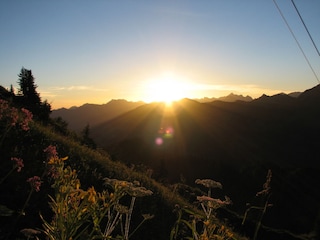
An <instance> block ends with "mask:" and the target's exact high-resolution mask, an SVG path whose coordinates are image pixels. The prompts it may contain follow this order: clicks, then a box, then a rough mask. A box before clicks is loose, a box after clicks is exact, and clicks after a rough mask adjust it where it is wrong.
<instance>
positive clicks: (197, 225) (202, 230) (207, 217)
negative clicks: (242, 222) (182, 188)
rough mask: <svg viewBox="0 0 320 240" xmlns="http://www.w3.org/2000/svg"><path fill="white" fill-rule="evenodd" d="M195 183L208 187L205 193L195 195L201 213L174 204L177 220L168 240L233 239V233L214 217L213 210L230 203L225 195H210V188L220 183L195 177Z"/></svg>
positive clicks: (219, 185) (218, 185)
mask: <svg viewBox="0 0 320 240" xmlns="http://www.w3.org/2000/svg"><path fill="white" fill-rule="evenodd" d="M196 183H197V184H201V185H203V186H204V187H206V188H207V189H208V192H207V195H202V196H197V201H198V202H199V203H200V206H201V209H202V214H201V213H197V212H196V211H194V210H191V209H188V208H181V207H180V206H179V205H176V209H175V210H176V213H177V221H176V223H175V225H174V227H173V228H172V230H171V234H170V240H176V239H190V240H205V239H226V240H227V239H233V234H232V233H231V232H230V231H229V230H228V229H227V228H226V227H225V226H223V225H219V224H218V223H217V219H216V217H215V210H217V209H218V208H220V207H224V206H226V205H229V204H231V200H230V198H228V197H227V196H226V197H225V200H221V199H216V198H212V197H211V194H212V189H213V188H222V185H221V183H220V182H216V181H214V180H211V179H197V180H196ZM203 214H204V215H203ZM187 217H189V218H188V220H186V218H187ZM190 235H191V236H190Z"/></svg>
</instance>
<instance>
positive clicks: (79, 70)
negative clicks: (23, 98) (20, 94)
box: [0, 0, 320, 108]
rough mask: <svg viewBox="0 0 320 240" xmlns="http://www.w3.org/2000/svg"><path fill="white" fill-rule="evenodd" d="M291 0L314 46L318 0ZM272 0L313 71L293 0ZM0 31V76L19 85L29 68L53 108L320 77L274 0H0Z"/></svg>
mask: <svg viewBox="0 0 320 240" xmlns="http://www.w3.org/2000/svg"><path fill="white" fill-rule="evenodd" d="M294 2H295V4H296V6H297V7H298V9H299V11H300V13H301V15H302V17H303V19H304V21H305V23H306V25H307V27H308V29H309V31H310V33H311V35H312V37H313V39H314V42H315V43H316V45H317V46H318V48H320V31H319V26H320V1H318V0H307V1H305V0H295V1H294ZM277 3H278V5H279V7H280V9H281V10H282V11H283V14H284V16H285V17H286V19H287V21H288V23H289V24H290V27H291V28H292V30H293V32H294V33H295V35H296V37H297V39H298V41H299V43H300V44H301V47H302V48H303V50H304V52H305V54H306V56H307V57H308V59H309V61H310V63H311V65H312V67H313V69H314V70H315V72H316V74H317V75H318V77H320V56H319V55H318V54H317V52H316V50H315V49H314V47H313V45H312V42H311V40H310V39H309V37H308V35H307V32H306V31H305V29H304V27H303V25H302V23H301V21H300V19H299V17H298V15H297V13H296V12H295V9H294V7H293V5H292V3H291V1H290V0H278V1H277ZM0 33H1V34H0V36H1V38H0V84H1V85H2V86H4V87H8V88H9V87H10V84H13V85H14V86H15V87H17V80H18V77H17V75H18V74H19V72H20V69H21V67H25V68H27V69H31V70H32V72H33V75H34V77H35V82H36V84H37V85H38V92H40V96H41V97H42V98H43V99H47V100H48V101H49V102H50V103H51V105H52V107H53V108H59V107H71V106H74V105H76V106H80V105H82V104H84V103H97V104H102V103H106V102H108V101H110V100H111V99H119V98H124V99H127V100H130V101H137V100H143V101H153V100H163V99H161V98H164V100H165V98H167V97H168V98H169V97H171V98H172V95H175V96H176V97H191V98H200V97H219V96H224V95H227V94H229V93H231V92H233V93H235V94H243V95H250V96H252V97H259V96H260V95H262V94H263V93H265V94H268V95H272V94H276V93H278V92H286V93H288V92H292V91H304V90H306V89H308V88H311V87H313V86H315V85H317V84H318V83H319V82H318V80H317V79H316V77H315V76H314V74H313V72H312V71H311V69H310V67H309V66H308V64H307V62H306V60H305V59H304V57H303V54H302V53H301V51H300V50H299V48H298V46H297V44H296V42H295V40H294V39H293V37H292V35H291V33H290V32H289V30H288V28H287V27H286V25H285V23H284V21H283V20H282V18H281V16H280V14H279V12H278V10H277V8H276V6H275V5H274V2H273V1H272V0H264V1H256V0H251V1H249V0H244V1H238V0H230V1H229V0H228V1H222V0H210V1H209V0H203V1H190V0H171V1H165V0H163V1H147V0H145V1H142V0H141V1H139V0H138V1H120V0H119V1H116V0H110V1H108V0H96V1H83V0H78V1H66V0H64V1H62V0H61V1H60V0H57V1H39V0H30V1H22V0H15V1H9V0H2V1H1V2H0ZM159 82H160V83H159ZM161 83H163V84H165V85H164V86H161ZM155 96H156V97H155Z"/></svg>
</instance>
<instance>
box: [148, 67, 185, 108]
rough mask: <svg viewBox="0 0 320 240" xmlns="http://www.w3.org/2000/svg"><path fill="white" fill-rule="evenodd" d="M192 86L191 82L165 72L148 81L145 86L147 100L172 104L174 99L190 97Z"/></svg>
mask: <svg viewBox="0 0 320 240" xmlns="http://www.w3.org/2000/svg"><path fill="white" fill-rule="evenodd" d="M190 86H191V85H190V83H188V82H187V81H185V80H183V79H181V78H179V77H177V76H175V75H173V74H168V73H167V74H164V75H163V76H162V77H159V78H155V79H150V80H149V81H148V82H147V84H146V88H145V91H146V95H147V101H149V102H165V103H166V104H171V103H172V102H173V101H177V100H180V99H182V98H185V97H188V95H189V92H190V89H191V88H190Z"/></svg>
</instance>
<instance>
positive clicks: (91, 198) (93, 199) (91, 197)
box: [88, 187, 97, 203]
mask: <svg viewBox="0 0 320 240" xmlns="http://www.w3.org/2000/svg"><path fill="white" fill-rule="evenodd" d="M88 193H89V197H88V201H89V202H91V203H95V202H96V196H97V193H96V190H94V187H91V188H89V189H88Z"/></svg>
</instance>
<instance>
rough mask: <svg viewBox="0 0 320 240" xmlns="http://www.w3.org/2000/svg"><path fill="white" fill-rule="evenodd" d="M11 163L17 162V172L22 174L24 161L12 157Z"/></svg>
mask: <svg viewBox="0 0 320 240" xmlns="http://www.w3.org/2000/svg"><path fill="white" fill-rule="evenodd" d="M11 161H14V162H15V168H17V172H21V169H22V168H23V167H24V164H23V160H22V159H21V158H16V157H12V158H11Z"/></svg>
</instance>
